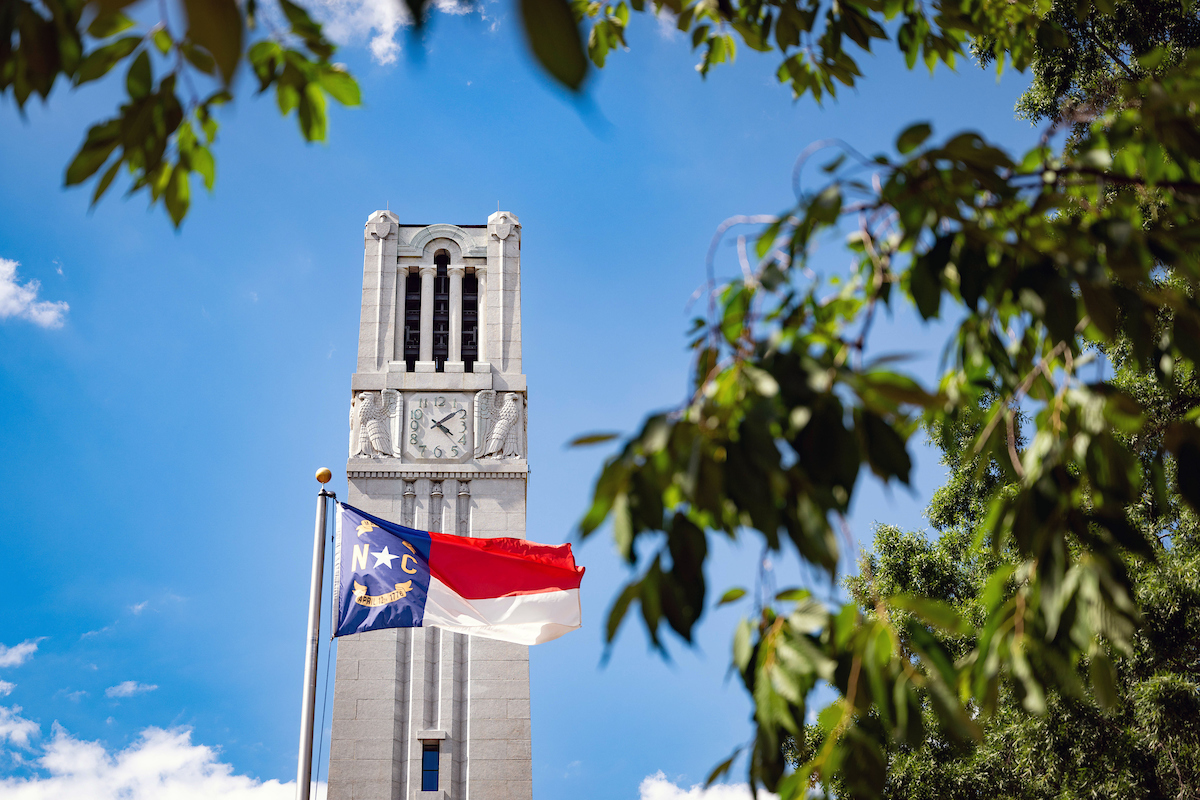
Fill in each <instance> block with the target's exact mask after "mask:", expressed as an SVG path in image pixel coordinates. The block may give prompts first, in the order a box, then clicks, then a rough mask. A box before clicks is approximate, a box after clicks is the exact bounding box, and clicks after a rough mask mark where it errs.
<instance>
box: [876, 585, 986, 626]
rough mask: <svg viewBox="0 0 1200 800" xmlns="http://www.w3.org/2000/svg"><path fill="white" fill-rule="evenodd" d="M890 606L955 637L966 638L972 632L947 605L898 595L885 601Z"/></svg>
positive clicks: (942, 602) (909, 595) (938, 601)
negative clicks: (900, 609) (913, 615)
mask: <svg viewBox="0 0 1200 800" xmlns="http://www.w3.org/2000/svg"><path fill="white" fill-rule="evenodd" d="M887 602H888V603H890V604H891V605H894V606H896V607H897V608H902V609H904V610H905V611H908V612H909V613H912V614H915V615H916V616H917V617H919V618H920V619H921V620H923V621H925V622H927V623H929V624H930V625H933V626H934V627H937V628H941V629H942V630H944V631H946V632H947V633H951V634H954V635H956V636H967V635H970V634H971V633H972V631H973V630H974V629H973V628H972V627H971V626H970V625H969V624H967V622H966V620H964V619H963V618H962V617H961V616H959V614H958V612H957V611H955V610H954V607H953V606H951V605H950V604H949V603H946V602H944V601H942V600H933V599H931V598H928V597H921V596H919V595H914V594H898V595H893V596H892V597H889V598H888V600H887Z"/></svg>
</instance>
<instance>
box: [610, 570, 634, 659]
mask: <svg viewBox="0 0 1200 800" xmlns="http://www.w3.org/2000/svg"><path fill="white" fill-rule="evenodd" d="M641 588H642V587H641V581H630V582H629V583H627V584H626V585H625V588H624V589H622V590H621V594H619V595H617V599H616V600H614V601H613V604H612V608H610V609H609V610H608V621H607V622H606V623H605V626H604V641H605V643H606V644H612V642H613V640H614V639H616V638H617V631H619V630H620V629H621V623H622V622H623V621H624V620H625V615H626V613H628V611H629V604H630V603H631V602H633V599H634V598H635V597H637V596H638V594H639V593H640V592H641Z"/></svg>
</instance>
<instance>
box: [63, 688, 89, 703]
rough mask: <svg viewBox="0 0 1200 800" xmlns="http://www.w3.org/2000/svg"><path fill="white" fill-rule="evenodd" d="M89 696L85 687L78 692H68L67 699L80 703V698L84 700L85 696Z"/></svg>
mask: <svg viewBox="0 0 1200 800" xmlns="http://www.w3.org/2000/svg"><path fill="white" fill-rule="evenodd" d="M87 696H88V693H87V692H85V691H84V690H83V689H80V690H79V691H77V692H67V699H68V700H70V701H71V702H72V703H78V702H79V701H80V700H82V699H83V698H85V697H87Z"/></svg>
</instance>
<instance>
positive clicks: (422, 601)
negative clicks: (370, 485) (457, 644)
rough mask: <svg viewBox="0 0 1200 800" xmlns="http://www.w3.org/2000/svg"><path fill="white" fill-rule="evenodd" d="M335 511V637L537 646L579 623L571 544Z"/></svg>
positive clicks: (344, 508)
mask: <svg viewBox="0 0 1200 800" xmlns="http://www.w3.org/2000/svg"><path fill="white" fill-rule="evenodd" d="M337 509H338V516H337V539H336V543H335V547H334V562H335V568H334V593H335V596H336V598H337V599H336V602H337V630H336V631H335V635H337V636H346V635H347V634H351V633H362V632H364V631H374V630H379V629H381V628H420V627H424V626H436V627H439V628H445V629H446V630H451V631H456V632H458V633H468V634H472V635H474V636H486V637H488V638H490V639H500V640H503V641H506V642H515V643H517V644H540V643H541V642H548V641H550V640H551V639H557V638H558V637H559V636H562V635H563V634H564V633H566V632H568V631H573V630H575V629H576V628H578V627H579V626H580V625H581V624H582V621H581V619H580V609H579V583H580V581H581V580H582V579H583V567H577V566H575V557H574V555H572V553H571V545H569V544H562V545H548V544H537V543H535V542H530V541H526V540H525V539H511V538H495V539H467V538H464V537H461V536H451V535H450V534H445V533H431V532H429V531H418V530H413V529H412V528H405V527H403V526H401V525H396V524H395V523H392V522H388V521H387V520H384V519H380V518H379V517H374V516H371V515H370V514H367V513H366V512H364V511H359V510H358V509H357V508H354V507H353V506H348V505H346V504H345V503H338V504H337Z"/></svg>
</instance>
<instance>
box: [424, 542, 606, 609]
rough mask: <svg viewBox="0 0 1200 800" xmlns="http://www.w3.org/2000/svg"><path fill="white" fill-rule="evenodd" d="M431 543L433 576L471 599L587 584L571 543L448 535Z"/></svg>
mask: <svg viewBox="0 0 1200 800" xmlns="http://www.w3.org/2000/svg"><path fill="white" fill-rule="evenodd" d="M429 538H430V539H431V540H432V544H431V545H430V551H429V571H430V572H431V573H432V574H433V575H434V576H436V577H437V579H438V580H440V581H441V582H442V583H444V584H446V585H447V586H449V587H450V588H451V589H453V590H454V591H455V592H457V593H458V594H459V595H460V596H461V597H464V598H466V599H468V600H480V599H483V598H487V597H511V596H513V595H518V594H537V593H539V592H554V591H560V590H566V589H578V588H579V582H580V580H582V579H583V567H577V566H575V556H574V555H573V554H572V553H571V545H569V544H560V545H550V544H538V543H536V542H530V541H528V540H526V539H512V538H506V537H505V538H494V539H467V538H464V537H462V536H451V535H449V534H445V533H430V534H429Z"/></svg>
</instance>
